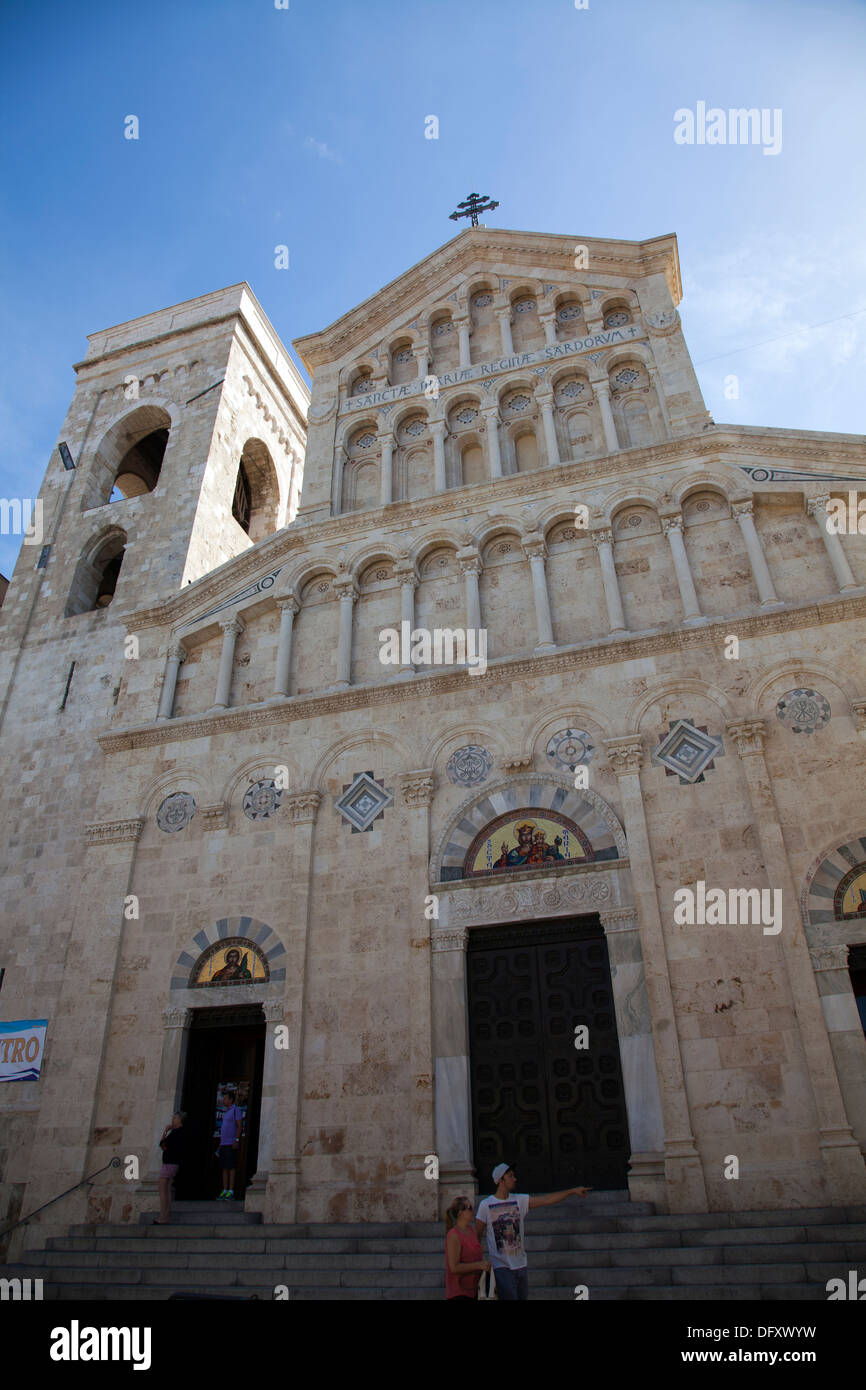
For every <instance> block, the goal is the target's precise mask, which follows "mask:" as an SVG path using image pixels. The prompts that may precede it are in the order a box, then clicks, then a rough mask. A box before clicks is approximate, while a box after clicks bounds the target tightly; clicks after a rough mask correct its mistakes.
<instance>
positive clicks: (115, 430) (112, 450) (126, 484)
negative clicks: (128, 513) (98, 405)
mask: <svg viewBox="0 0 866 1390" xmlns="http://www.w3.org/2000/svg"><path fill="white" fill-rule="evenodd" d="M170 430H171V417H170V416H169V414H168V412H167V411H165V410H163V409H162V408H161V407H160V406H157V405H142V406H139V407H138V408H137V409H135V410H132V411H130V413H129V414H128V415H125V416H124V417H123V419H122V420H118V421H117V422H116V424H114V425H112V427H111V429H110V430H108V432H107V433H106V434H105V435H104V437H103V439H102V440H101V442H100V444H99V447H98V449H97V450H96V457H95V459H94V461H93V465H92V468H91V469H90V470H89V475H88V477H87V481H86V485H85V488H84V492H83V496H82V502H81V509H82V511H89V510H91V509H92V508H94V507H101V506H104V504H105V503H106V502H120V501H125V500H127V499H128V498H130V497H142V496H144V494H145V493H148V492H153V490H154V488H155V487H156V485H157V483H158V481H159V476H160V472H161V470H162V461H163V458H164V457H165V451H166V448H167V446H168V437H169V433H170Z"/></svg>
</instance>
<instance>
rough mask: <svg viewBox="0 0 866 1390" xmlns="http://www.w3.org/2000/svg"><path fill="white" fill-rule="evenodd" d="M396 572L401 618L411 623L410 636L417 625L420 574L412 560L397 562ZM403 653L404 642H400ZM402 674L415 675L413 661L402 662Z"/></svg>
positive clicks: (400, 670)
mask: <svg viewBox="0 0 866 1390" xmlns="http://www.w3.org/2000/svg"><path fill="white" fill-rule="evenodd" d="M394 573H395V574H396V575H397V577H398V579H399V580H400V620H401V622H404V623H408V624H409V636H410V638H411V636H412V630H413V628H414V626H415V590H416V589H417V588H418V576H417V574H416V573H415V566H414V565H413V564H412V562H411V560H410V561H408V562H406V563H405V564H403V565H400V564H397V565H395V567H394ZM400 649H401V653H402V649H403V644H402V642H401V643H400ZM397 674H398V675H400V676H414V674H415V667H414V666H413V665H412V662H411V661H408V662H406V663H405V664H403V663H401V665H400V668H399V671H398V673H397Z"/></svg>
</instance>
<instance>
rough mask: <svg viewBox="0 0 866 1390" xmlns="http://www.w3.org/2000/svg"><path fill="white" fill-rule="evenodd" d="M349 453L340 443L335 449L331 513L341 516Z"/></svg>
mask: <svg viewBox="0 0 866 1390" xmlns="http://www.w3.org/2000/svg"><path fill="white" fill-rule="evenodd" d="M348 457H349V456H348V454H347V453H346V450H345V449H344V448H343V445H342V444H339V445H338V446H337V448H336V450H335V451H334V477H333V479H332V482H331V515H332V516H339V515H340V513H341V512H342V510H343V474H344V472H345V470H346V460H347V459H348Z"/></svg>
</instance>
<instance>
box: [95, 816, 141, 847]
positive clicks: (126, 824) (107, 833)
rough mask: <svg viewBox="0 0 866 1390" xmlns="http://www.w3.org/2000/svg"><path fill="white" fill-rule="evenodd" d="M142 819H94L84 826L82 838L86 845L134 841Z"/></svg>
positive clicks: (139, 831)
mask: <svg viewBox="0 0 866 1390" xmlns="http://www.w3.org/2000/svg"><path fill="white" fill-rule="evenodd" d="M143 825H144V821H143V820H137V819H133V820H109V821H95V822H92V823H91V824H90V825H85V827H84V838H85V840H86V841H87V844H88V845H120V844H124V843H126V842H127V841H128V842H130V843H133V844H134V843H135V841H136V840H137V839H138V837H139V836H140V834H141V828H142V826H143Z"/></svg>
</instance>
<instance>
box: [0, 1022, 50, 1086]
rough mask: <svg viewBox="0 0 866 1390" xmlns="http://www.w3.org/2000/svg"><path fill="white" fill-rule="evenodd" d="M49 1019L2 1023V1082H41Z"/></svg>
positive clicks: (0, 1072)
mask: <svg viewBox="0 0 866 1390" xmlns="http://www.w3.org/2000/svg"><path fill="white" fill-rule="evenodd" d="M47 1027H48V1019H47V1018H19V1019H16V1020H15V1021H14V1022H13V1023H0V1081H38V1080H39V1072H40V1070H41V1068H42V1053H43V1052H44V1050H45V1031H46V1029H47Z"/></svg>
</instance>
